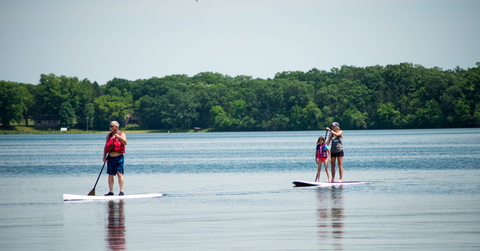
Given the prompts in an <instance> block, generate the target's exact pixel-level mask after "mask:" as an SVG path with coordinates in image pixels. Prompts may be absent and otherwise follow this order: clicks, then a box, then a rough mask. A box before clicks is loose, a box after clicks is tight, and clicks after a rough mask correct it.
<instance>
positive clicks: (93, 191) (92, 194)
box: [88, 188, 95, 196]
mask: <svg viewBox="0 0 480 251" xmlns="http://www.w3.org/2000/svg"><path fill="white" fill-rule="evenodd" d="M88 195H89V196H95V188H94V189H92V191H90V193H88Z"/></svg>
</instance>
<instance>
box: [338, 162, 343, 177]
mask: <svg viewBox="0 0 480 251" xmlns="http://www.w3.org/2000/svg"><path fill="white" fill-rule="evenodd" d="M338 172H339V173H340V179H339V180H338V182H342V178H343V156H341V157H338Z"/></svg>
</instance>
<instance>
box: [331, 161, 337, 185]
mask: <svg viewBox="0 0 480 251" xmlns="http://www.w3.org/2000/svg"><path fill="white" fill-rule="evenodd" d="M336 160H337V157H332V182H335V162H336Z"/></svg>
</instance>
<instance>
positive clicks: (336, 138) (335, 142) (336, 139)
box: [326, 122, 343, 182]
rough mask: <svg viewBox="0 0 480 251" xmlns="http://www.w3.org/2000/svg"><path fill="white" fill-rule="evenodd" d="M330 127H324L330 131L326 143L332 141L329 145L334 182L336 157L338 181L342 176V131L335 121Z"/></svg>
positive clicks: (333, 180)
mask: <svg viewBox="0 0 480 251" xmlns="http://www.w3.org/2000/svg"><path fill="white" fill-rule="evenodd" d="M332 128H333V130H332V129H330V128H328V127H327V128H326V130H327V131H329V132H330V135H328V140H327V145H329V144H330V141H331V142H332V145H331V147H330V152H331V159H332V182H335V163H336V160H337V159H338V172H339V173H340V179H339V180H338V182H342V178H343V143H342V140H343V131H342V130H340V125H339V124H338V123H337V122H333V124H332Z"/></svg>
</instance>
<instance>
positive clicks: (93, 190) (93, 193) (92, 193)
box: [88, 154, 108, 195]
mask: <svg viewBox="0 0 480 251" xmlns="http://www.w3.org/2000/svg"><path fill="white" fill-rule="evenodd" d="M107 161H108V154H107ZM106 163H107V162H104V163H103V166H102V170H100V173H99V174H98V177H97V181H95V185H94V186H93V189H92V191H90V193H88V195H95V187H97V183H98V180H99V179H100V175H102V172H103V168H104V167H105V164H106Z"/></svg>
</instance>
